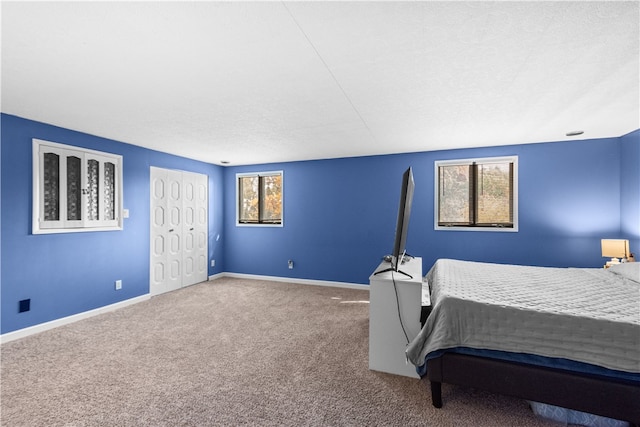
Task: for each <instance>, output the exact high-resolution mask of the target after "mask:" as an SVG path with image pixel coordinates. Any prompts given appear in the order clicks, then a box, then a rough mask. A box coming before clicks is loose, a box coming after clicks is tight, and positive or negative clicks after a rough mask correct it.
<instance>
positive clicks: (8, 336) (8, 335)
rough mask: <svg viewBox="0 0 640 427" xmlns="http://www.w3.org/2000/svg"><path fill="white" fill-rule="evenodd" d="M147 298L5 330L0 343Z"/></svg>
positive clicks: (144, 297) (134, 299) (129, 300)
mask: <svg viewBox="0 0 640 427" xmlns="http://www.w3.org/2000/svg"><path fill="white" fill-rule="evenodd" d="M149 298H151V296H150V295H149V294H145V295H141V296H139V297H135V298H130V299H127V300H124V301H120V302H117V303H115V304H109V305H105V306H104V307H99V308H96V309H93V310H89V311H84V312H82V313H78V314H74V315H71V316H67V317H62V318H60V319H56V320H51V321H50V322H45V323H40V324H39V325H34V326H29V327H28V328H24V329H18V330H17V331H13V332H7V333H6V334H2V335H0V344H4V343H6V342H9V341H13V340H17V339H19V338H24V337H27V336H29V335H34V334H37V333H40V332H44V331H48V330H49V329H53V328H57V327H59V326H63V325H68V324H69V323H74V322H77V321H79V320H82V319H87V318H89V317H93V316H97V315H98V314H102V313H107V312H109V311H113V310H117V309H119V308H123V307H126V306H128V305H132V304H137V303H139V302H142V301H146V300H148V299H149Z"/></svg>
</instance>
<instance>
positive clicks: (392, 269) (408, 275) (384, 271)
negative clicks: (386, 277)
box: [373, 267, 413, 279]
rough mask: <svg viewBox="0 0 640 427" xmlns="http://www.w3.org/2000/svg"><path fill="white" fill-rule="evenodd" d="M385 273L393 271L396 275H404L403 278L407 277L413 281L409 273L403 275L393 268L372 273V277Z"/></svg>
mask: <svg viewBox="0 0 640 427" xmlns="http://www.w3.org/2000/svg"><path fill="white" fill-rule="evenodd" d="M387 271H394V272H396V273H400V274H404V275H405V276H407V277H408V278H409V279H413V276H412V275H410V274H409V273H405V272H404V271H402V270H396V269H394V268H393V267H389V268H385V269H384V270H380V271H376V272H375V273H373V275H374V276H376V275H378V274H380V273H386V272H387Z"/></svg>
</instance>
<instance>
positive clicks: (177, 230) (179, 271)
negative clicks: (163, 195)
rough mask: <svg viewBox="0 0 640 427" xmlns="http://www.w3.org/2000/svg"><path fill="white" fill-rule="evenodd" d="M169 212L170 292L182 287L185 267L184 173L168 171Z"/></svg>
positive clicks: (168, 266) (168, 278) (168, 280)
mask: <svg viewBox="0 0 640 427" xmlns="http://www.w3.org/2000/svg"><path fill="white" fill-rule="evenodd" d="M167 183H168V185H169V191H168V194H167V196H168V197H167V212H168V214H169V217H168V220H167V225H168V230H167V235H166V236H167V241H168V245H167V269H168V271H167V273H168V274H167V279H166V280H167V284H166V285H167V287H168V290H169V291H172V290H174V289H179V288H181V287H182V275H183V273H184V265H183V260H182V253H183V250H184V246H183V240H184V239H183V233H184V231H183V225H184V224H183V222H184V221H183V216H184V212H183V209H182V199H183V197H182V173H181V172H180V171H172V170H169V171H167Z"/></svg>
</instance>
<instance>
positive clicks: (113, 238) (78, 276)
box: [0, 114, 224, 333]
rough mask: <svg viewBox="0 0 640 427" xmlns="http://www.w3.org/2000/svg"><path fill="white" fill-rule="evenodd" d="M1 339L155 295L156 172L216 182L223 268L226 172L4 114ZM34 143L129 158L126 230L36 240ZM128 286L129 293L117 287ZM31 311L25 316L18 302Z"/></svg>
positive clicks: (214, 218) (213, 253) (215, 227)
mask: <svg viewBox="0 0 640 427" xmlns="http://www.w3.org/2000/svg"><path fill="white" fill-rule="evenodd" d="M1 120H2V121H1V126H2V128H1V130H2V157H1V161H2V171H1V173H2V180H1V183H2V193H1V199H2V202H1V203H2V222H1V225H0V229H1V233H2V234H1V235H2V249H1V256H2V272H1V286H2V289H1V310H2V318H1V323H2V325H1V326H2V328H1V329H2V333H6V332H9V331H13V330H17V329H21V328H25V327H28V326H32V325H36V324H39V323H43V322H47V321H50V320H54V319H58V318H61V317H65V316H69V315H73V314H77V313H81V312H84V311H87V310H91V309H94V308H98V307H102V306H105V305H109V304H113V303H116V302H119V301H123V300H126V299H129V298H133V297H136V296H140V295H143V294H147V293H148V292H149V233H150V231H149V203H150V202H149V197H150V194H149V174H150V172H149V168H150V166H158V167H163V168H170V169H181V170H188V171H192V172H198V173H203V174H206V175H208V176H209V200H210V210H209V239H210V240H209V258H210V259H216V268H215V269H214V268H209V274H214V273H216V272H220V271H222V269H223V268H224V259H223V250H222V239H220V240H218V241H216V236H218V235H220V234H221V233H222V226H223V209H222V198H223V197H222V196H223V189H224V187H223V185H222V183H223V168H221V167H219V166H215V165H211V164H207V163H202V162H198V161H194V160H189V159H185V158H181V157H177V156H172V155H169V154H165V153H161V152H157V151H152V150H148V149H144V148H140V147H136V146H133V145H128V144H123V143H120V142H116V141H112V140H108V139H104V138H99V137H96V136H92V135H87V134H83V133H80V132H75V131H71V130H68V129H63V128H59V127H54V126H50V125H46V124H42V123H38V122H34V121H31V120H25V119H22V118H18V117H15V116H10V115H6V114H2V116H1ZM32 138H39V139H44V140H47V141H53V142H59V143H63V144H69V145H75V146H78V147H85V148H89V149H94V150H100V151H106V152H110V153H115V154H121V155H122V156H123V181H124V188H123V195H124V208H126V209H129V212H130V217H129V218H126V219H124V230H122V231H103V232H86V233H70V234H42V235H33V234H31V205H32V201H31V193H32V171H31V163H32V142H31V140H32ZM115 280H122V282H123V288H122V290H119V291H116V290H115V289H114V281H115ZM26 298H30V299H31V310H30V311H28V312H24V313H18V301H20V300H22V299H26Z"/></svg>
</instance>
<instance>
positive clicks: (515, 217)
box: [434, 155, 519, 233]
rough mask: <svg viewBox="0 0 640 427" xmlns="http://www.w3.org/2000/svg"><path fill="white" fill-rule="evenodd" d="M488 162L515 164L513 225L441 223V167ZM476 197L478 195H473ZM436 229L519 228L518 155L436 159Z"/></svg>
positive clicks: (512, 207)
mask: <svg viewBox="0 0 640 427" xmlns="http://www.w3.org/2000/svg"><path fill="white" fill-rule="evenodd" d="M474 163H475V164H477V165H481V164H488V163H512V164H513V176H512V180H513V189H512V191H513V193H512V195H511V196H512V198H511V200H512V206H511V210H512V219H513V227H505V226H501V225H495V226H486V225H482V226H479V225H473V224H470V225H440V221H439V213H440V212H439V211H440V209H439V208H440V176H439V172H440V167H441V166H469V165H472V164H474ZM473 197H474V199H475V198H476V196H475V195H474V196H473ZM434 230H449V231H495V232H508V233H514V232H518V230H519V221H518V156H517V155H513V156H503V157H478V158H469V159H451V160H436V161H435V162H434Z"/></svg>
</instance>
